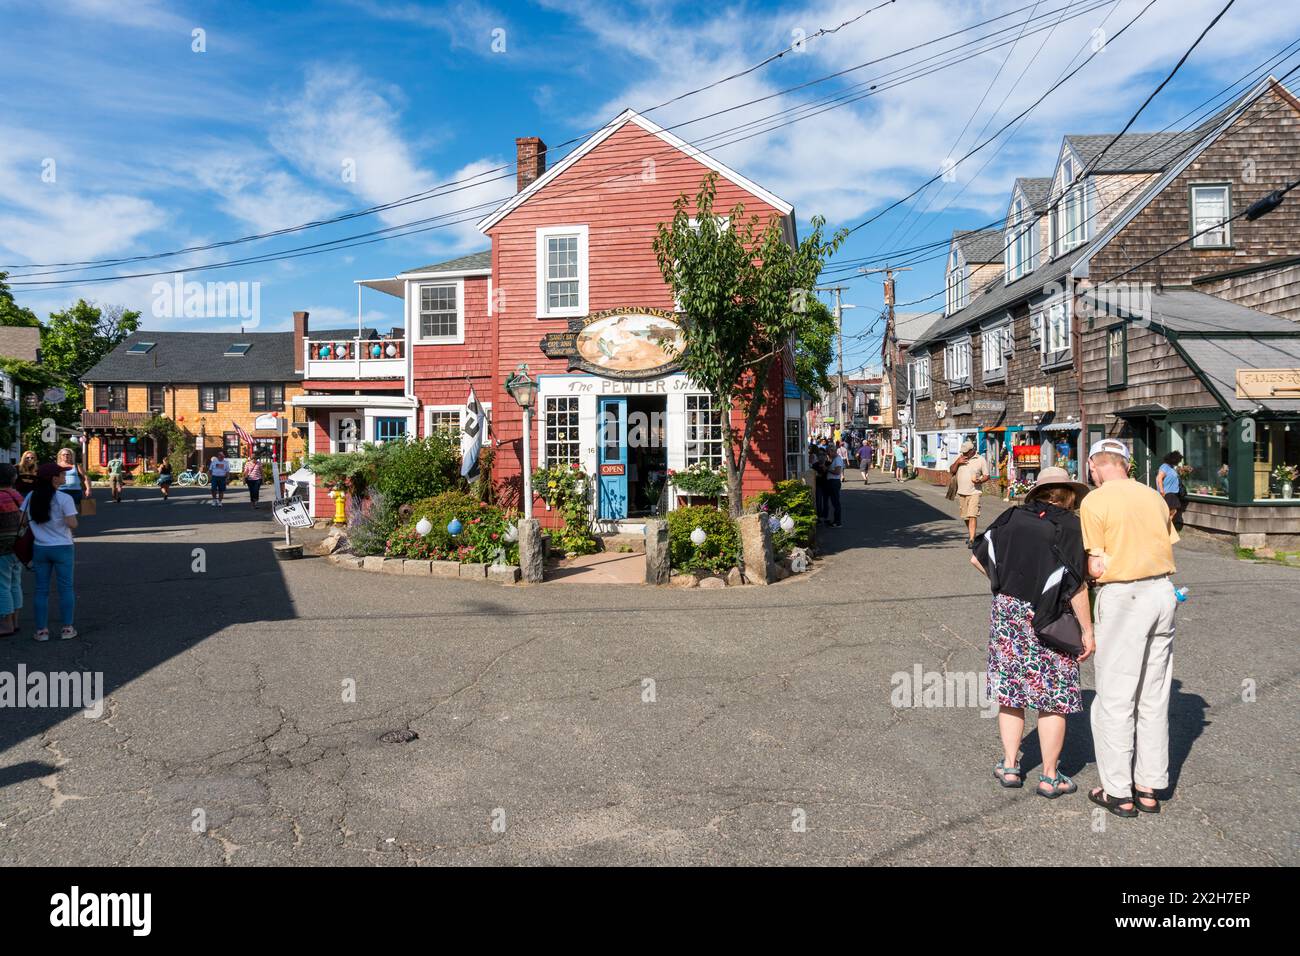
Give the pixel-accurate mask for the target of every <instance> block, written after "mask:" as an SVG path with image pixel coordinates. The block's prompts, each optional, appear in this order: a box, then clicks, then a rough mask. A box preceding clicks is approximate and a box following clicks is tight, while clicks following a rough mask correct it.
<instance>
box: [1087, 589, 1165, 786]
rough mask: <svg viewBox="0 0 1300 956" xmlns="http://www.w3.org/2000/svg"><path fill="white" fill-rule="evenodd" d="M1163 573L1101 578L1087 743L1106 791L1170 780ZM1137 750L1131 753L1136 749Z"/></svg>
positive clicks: (1151, 784)
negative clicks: (1105, 581)
mask: <svg viewBox="0 0 1300 956" xmlns="http://www.w3.org/2000/svg"><path fill="white" fill-rule="evenodd" d="M1177 606H1178V599H1177V598H1176V597H1175V596H1174V586H1173V584H1172V583H1171V582H1170V580H1169V579H1168V578H1156V579H1151V580H1146V581H1131V582H1123V583H1116V584H1107V585H1104V586H1103V587H1102V589H1101V593H1099V594H1098V595H1097V608H1096V612H1097V621H1096V636H1097V655H1096V657H1095V658H1094V661H1095V662H1096V663H1095V667H1096V674H1097V699H1096V700H1094V701H1093V704H1092V742H1093V747H1094V748H1095V750H1096V753H1097V773H1098V775H1099V776H1100V778H1101V785H1102V786H1103V787H1104V788H1105V789H1106V793H1108V794H1110V796H1112V797H1119V798H1125V799H1127V798H1128V796H1129V794H1130V793H1131V792H1132V790H1133V784H1134V782H1137V783H1138V784H1139V785H1141V786H1143V787H1146V788H1149V789H1152V790H1161V789H1163V788H1165V787H1167V786H1169V693H1170V684H1171V682H1172V678H1173V664H1174V653H1173V651H1174V609H1175V608H1176V607H1177ZM1135 751H1136V756H1135Z"/></svg>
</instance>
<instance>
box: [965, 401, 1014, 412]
mask: <svg viewBox="0 0 1300 956" xmlns="http://www.w3.org/2000/svg"><path fill="white" fill-rule="evenodd" d="M971 407H972V409H973V411H974V412H975V414H977V415H1000V414H1002V413H1003V412H1005V411H1006V410H1007V403H1006V402H1004V401H1003V400H1002V399H1000V398H977V399H975V401H973V402H971Z"/></svg>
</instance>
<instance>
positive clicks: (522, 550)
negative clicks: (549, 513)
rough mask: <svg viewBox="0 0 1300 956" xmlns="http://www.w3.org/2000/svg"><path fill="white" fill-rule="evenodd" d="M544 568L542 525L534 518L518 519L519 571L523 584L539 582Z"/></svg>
mask: <svg viewBox="0 0 1300 956" xmlns="http://www.w3.org/2000/svg"><path fill="white" fill-rule="evenodd" d="M544 568H545V555H544V553H543V549H542V525H541V522H539V521H538V520H537V519H536V518H521V519H520V520H519V571H520V574H521V576H522V577H523V579H524V583H525V584H541V583H542V578H543V574H544Z"/></svg>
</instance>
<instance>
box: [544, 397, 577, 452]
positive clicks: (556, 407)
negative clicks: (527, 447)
mask: <svg viewBox="0 0 1300 956" xmlns="http://www.w3.org/2000/svg"><path fill="white" fill-rule="evenodd" d="M542 428H543V436H542V454H543V461H542V464H544V465H547V466H552V465H569V464H573V463H574V462H580V461H581V460H582V447H581V445H582V442H581V440H580V439H579V437H578V396H577V395H548V396H547V397H546V402H545V405H544V408H543V412H542Z"/></svg>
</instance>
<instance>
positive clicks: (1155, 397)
mask: <svg viewBox="0 0 1300 956" xmlns="http://www.w3.org/2000/svg"><path fill="white" fill-rule="evenodd" d="M1114 324H1115V323H1114V322H1106V323H1101V322H1099V323H1097V325H1096V327H1095V328H1092V329H1088V328H1087V327H1086V323H1085V328H1084V331H1083V333H1082V336H1081V339H1082V343H1083V380H1084V382H1085V383H1086V385H1085V387H1084V392H1083V394H1084V408H1085V412H1086V414H1087V418H1088V421H1089V422H1090V423H1093V424H1098V425H1109V424H1118V423H1116V422H1114V421H1113V420H1112V419H1111V417H1110V416H1113V415H1114V414H1115V412H1117V411H1119V410H1121V409H1124V408H1130V407H1132V406H1134V405H1147V404H1160V405H1164V406H1165V407H1166V408H1171V409H1175V408H1177V409H1183V408H1214V407H1216V406H1217V404H1218V403H1217V401H1216V400H1215V398H1214V396H1213V395H1212V394H1211V393H1210V392H1209V391H1208V390H1207V389H1206V388H1205V386H1204V385H1202V384H1201V380H1200V379H1199V378H1197V377H1196V373H1195V372H1193V371H1192V369H1191V368H1189V367H1188V365H1187V363H1186V362H1184V361H1183V359H1182V357H1181V356H1179V354H1178V352H1177V350H1175V349H1174V347H1173V345H1172V344H1170V342H1169V340H1168V339H1167V338H1166V337H1165V336H1164V335H1162V334H1161V333H1159V332H1156V331H1153V330H1152V329H1149V328H1143V327H1142V326H1141V325H1137V324H1130V325H1129V327H1128V387H1127V388H1123V389H1114V390H1111V389H1108V388H1107V386H1106V336H1107V332H1108V330H1109V328H1111V327H1112V326H1113V325H1114Z"/></svg>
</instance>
